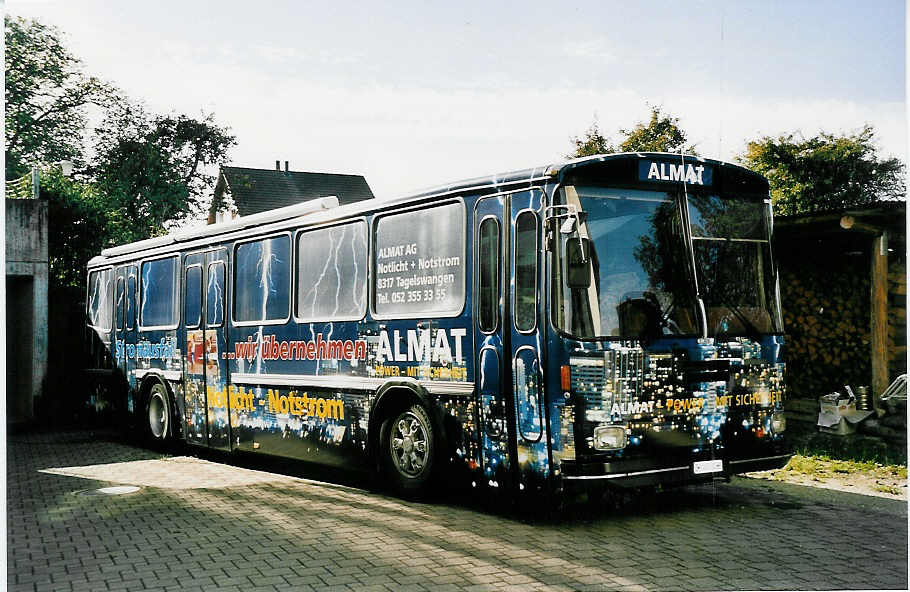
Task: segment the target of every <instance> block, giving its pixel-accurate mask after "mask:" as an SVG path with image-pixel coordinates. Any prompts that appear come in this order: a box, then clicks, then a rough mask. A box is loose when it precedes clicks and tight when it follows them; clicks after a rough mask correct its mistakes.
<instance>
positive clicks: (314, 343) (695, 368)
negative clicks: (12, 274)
mask: <svg viewBox="0 0 910 592" xmlns="http://www.w3.org/2000/svg"><path fill="white" fill-rule="evenodd" d="M771 236H772V213H771V202H770V199H769V186H768V182H767V181H766V180H765V179H764V178H763V177H761V176H760V175H758V174H755V173H753V172H750V171H748V170H746V169H744V168H742V167H740V166H737V165H735V164H731V163H726V162H721V161H717V160H710V159H704V158H699V157H694V156H686V155H683V154H668V153H621V154H609V155H598V156H592V157H586V158H580V159H576V160H570V161H567V162H563V163H560V164H555V165H548V166H543V167H538V168H532V169H526V170H520V171H513V172H509V173H504V174H497V175H493V176H489V177H482V178H474V179H470V180H466V181H462V182H458V183H452V184H449V185H445V186H440V187H437V188H434V189H431V190H428V191H422V192H419V193H416V194H413V195H408V196H406V197H401V198H397V199H372V200H368V201H364V202H360V203H356V204H350V205H342V206H339V205H338V200H337V198H335V197H333V196H329V197H325V198H320V199H316V200H313V201H309V202H305V203H302V204H299V205H295V206H290V207H287V208H281V209H278V210H272V211H269V212H264V213H261V214H256V215H253V216H248V217H243V218H238V219H236V220H233V221H230V222H226V223H222V224H217V225H211V226H204V227H200V228H194V229H189V230H182V231H178V232H174V233H171V234H168V235H166V236H161V237H156V238H152V239H148V240H143V241H139V242H135V243H132V244H127V245H122V246H117V247H113V248H109V249H105V250H103V251H102V253H101V255H100V256H97V257H95V258H93V259H92V260H91V261H90V262H89V264H88V270H87V271H88V278H87V279H88V284H87V298H86V309H87V310H86V314H87V323H88V325H89V327H90V329H91V331H90V333H91V334H93V335H95V336H97V340H100V342H103V344H104V347H105V351H106V352H107V355H108V356H109V360H110V361H109V363H110V365H111V367H112V368H113V369H115V370H116V372H117V373H118V374H119V375H120V376H121V377H122V378H123V379H124V380H123V384H124V385H125V387H124V390H125V393H124V395H125V398H126V401H125V407H126V409H128V410H129V412H130V413H132V414H133V416H134V417H137V418H139V419H140V421H141V422H142V425H143V426H144V430H146V431H147V433H148V435H149V436H150V437H151V438H153V439H155V440H167V439H171V438H173V439H178V440H184V441H185V442H187V443H188V444H189V445H191V446H198V447H205V448H211V449H217V450H224V451H248V452H258V453H265V454H269V455H277V456H281V457H288V458H292V459H299V460H302V461H308V462H315V463H323V464H326V465H331V466H336V467H359V468H361V469H368V470H370V471H375V472H376V474H378V475H379V476H380V477H381V482H382V483H385V484H388V486H389V487H391V488H392V489H393V490H394V491H395V492H397V493H398V494H400V495H403V496H417V495H421V494H423V493H425V492H426V490H427V487H428V485H429V484H430V483H431V481H432V480H433V478H434V476H446V477H448V478H451V479H455V480H456V481H460V482H462V483H464V484H465V486H467V484H470V486H472V487H475V488H488V489H492V490H500V491H503V492H514V493H515V495H525V494H534V493H538V494H552V493H565V492H567V491H569V490H573V489H578V488H585V487H589V486H594V485H598V484H600V485H607V486H610V487H618V488H624V487H625V488H636V487H651V486H661V485H670V484H689V483H698V482H705V481H711V480H713V479H717V478H727V477H729V476H730V475H732V474H736V473H742V472H747V471H755V470H764V469H770V468H778V467H781V466H783V465H784V464H785V463H786V462H787V460H788V458H789V457H790V451H789V449H788V447H787V443H786V440H785V438H784V435H785V430H786V419H785V416H784V403H783V402H784V395H785V357H784V356H785V352H784V349H785V347H784V336H783V327H782V320H781V312H780V298H779V288H778V277H777V272H776V269H775V263H774V256H773V252H772V242H771ZM518 492H522V493H518Z"/></svg>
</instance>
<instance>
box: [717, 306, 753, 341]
mask: <svg viewBox="0 0 910 592" xmlns="http://www.w3.org/2000/svg"><path fill="white" fill-rule="evenodd" d="M719 303H720V305H721V306H724V307H726V308H727V310H729V311H730V312H732V313H733V316H734V317H736V320H738V321H739V322H740V324H742V326H743V328H744V329H745V330H746V337H748V338H749V339H751V340H753V341H761V338H762V332H761V331H760V330H759V329H758V327H756V326H755V324H754V323H753V322H752V321H750V320H749V317H747V316H746V313H744V312H743V311H741V310H740V309H739V307H737V306H736V305H734V304H730V303H729V302H728V301H727V300H726V299H720V300H719Z"/></svg>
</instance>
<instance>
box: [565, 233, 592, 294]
mask: <svg viewBox="0 0 910 592" xmlns="http://www.w3.org/2000/svg"><path fill="white" fill-rule="evenodd" d="M593 249H594V244H593V243H592V242H591V239H589V238H581V237H579V238H577V239H569V240H568V241H566V283H567V284H568V285H569V287H570V288H585V289H586V288H590V287H591V260H592V257H591V254H592V253H593Z"/></svg>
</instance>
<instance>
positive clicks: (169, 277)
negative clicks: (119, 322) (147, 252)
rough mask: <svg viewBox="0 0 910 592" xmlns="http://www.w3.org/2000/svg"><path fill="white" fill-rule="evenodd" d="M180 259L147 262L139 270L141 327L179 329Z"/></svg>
mask: <svg viewBox="0 0 910 592" xmlns="http://www.w3.org/2000/svg"><path fill="white" fill-rule="evenodd" d="M177 273H178V272H177V257H166V258H163V259H154V260H152V261H144V262H143V263H142V267H141V268H140V275H141V278H142V301H141V303H140V309H139V326H140V327H142V328H143V329H151V328H156V329H163V328H173V327H176V326H177V321H178V319H177V312H178V310H179V309H178V306H179V304H178V301H177V277H178V275H177Z"/></svg>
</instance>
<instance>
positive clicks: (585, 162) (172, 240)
mask: <svg viewBox="0 0 910 592" xmlns="http://www.w3.org/2000/svg"><path fill="white" fill-rule="evenodd" d="M648 158H659V159H662V160H664V161H668V160H670V159H681V160H682V159H684V160H685V162H686V163H695V162H697V163H707V164H710V165H712V166H714V167H717V168H721V169H726V170H728V171H732V170H735V171H736V172H737V173H738V174H739V175H741V176H745V177H750V178H754V179H755V180H762V181H763V182H765V183H767V182H766V181H764V178H763V177H761V175H758V174H757V173H754V172H752V171H749V170H748V169H746V168H743V167H741V166H739V165H736V164H733V163H728V162H724V161H720V160H713V159H707V158H701V157H698V156H692V155H681V154H679V153H667V152H622V153H616V154H597V155H594V156H586V157H583V158H576V159H572V160H566V161H563V162H557V163H553V164H549V165H545V166H539V167H534V168H529V169H521V170H515V171H509V172H505V173H497V174H494V175H487V176H484V177H474V178H471V179H465V180H462V181H457V182H454V183H449V184H446V185H437V186H435V187H431V188H427V189H423V190H420V191H418V192H416V193H411V194H407V195H403V196H400V197H394V198H390V199H382V198H376V199H368V200H364V201H360V202H356V203H352V204H349V205H344V206H340V207H339V205H338V199H337V198H336V197H334V196H330V197H324V198H319V199H314V200H310V201H305V202H301V203H299V204H296V205H293V206H287V207H284V208H278V209H275V210H269V211H267V212H261V213H259V214H254V215H251V216H244V217H241V218H237V219H235V220H231V221H229V222H224V223H221V224H210V225H206V226H199V227H196V228H190V229H186V230H178V231H175V232H172V233H170V234H167V235H165V236H160V237H155V238H150V239H145V240H141V241H136V242H133V243H128V244H125V245H119V246H116V247H110V248H107V249H104V250H103V251H101V255H100V256H98V257H93V258H92V259H91V260H90V261H89V262H88V266H89V267H95V266H99V265H103V264H105V263H108V262H110V260H111V259H114V258H116V259H122V258H124V257H123V256H125V255H131V254H134V253H140V252H143V251H152V250H157V251H160V250H162V249H166V247H168V246H169V245H173V244H176V243H189V242H191V241H200V240H204V239H206V238H208V237H214V236H217V235H226V234H229V233H231V234H233V233H237V232H240V231H243V230H245V229H252V228H258V227H265V226H268V225H275V224H279V223H283V224H282V225H287V224H291V223H294V222H297V221H298V220H299V221H300V222H301V223H302V222H304V221H305V222H306V223H319V222H330V221H332V220H333V219H338V218H342V217H349V216H352V215H357V214H362V213H365V212H369V211H372V210H375V209H378V208H383V209H384V208H388V207H393V206H397V205H402V204H406V203H409V202H412V201H415V200H422V199H425V198H432V197H441V196H445V195H452V194H459V193H466V192H468V191H471V190H478V189H484V188H490V189H493V190H506V189H516V188H519V189H520V188H521V187H522V186H527V187H532V186H534V185H539V184H541V183H543V182H546V181H551V180H557V181H561V180H562V179H563V178H564V177H566V176H567V175H569V174H570V173H572V172H576V171H578V170H580V169H583V168H585V167H589V166H596V165H597V164H598V163H606V162H616V161H621V160H637V159H648ZM327 210H331V211H327ZM320 214H322V215H320ZM304 218H305V220H304Z"/></svg>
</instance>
